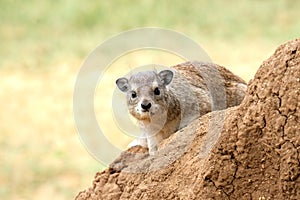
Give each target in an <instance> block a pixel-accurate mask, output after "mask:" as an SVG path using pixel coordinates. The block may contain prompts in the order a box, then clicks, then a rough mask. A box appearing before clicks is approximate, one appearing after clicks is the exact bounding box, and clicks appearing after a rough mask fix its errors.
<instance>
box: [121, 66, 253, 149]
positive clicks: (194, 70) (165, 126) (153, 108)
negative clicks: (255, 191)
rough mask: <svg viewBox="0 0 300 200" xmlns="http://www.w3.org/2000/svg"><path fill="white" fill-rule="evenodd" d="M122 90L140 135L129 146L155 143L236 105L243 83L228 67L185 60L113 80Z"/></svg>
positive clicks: (154, 146)
mask: <svg viewBox="0 0 300 200" xmlns="http://www.w3.org/2000/svg"><path fill="white" fill-rule="evenodd" d="M116 85H117V87H118V88H119V89H120V90H121V91H122V92H125V93H126V98H127V105H128V110H129V113H130V114H131V115H132V116H133V117H135V118H136V119H137V121H138V124H139V126H140V129H141V131H142V135H141V136H140V137H139V138H138V139H136V140H134V141H133V142H132V143H131V144H130V145H129V146H135V145H141V146H144V147H148V149H149V153H150V155H153V154H154V153H155V152H156V151H157V147H158V144H159V143H160V142H161V141H162V140H163V139H164V138H167V137H169V136H170V135H171V134H172V133H174V132H176V131H177V130H178V129H180V128H182V127H184V126H186V125H187V124H188V123H190V122H191V121H192V120H194V119H196V118H198V117H199V116H202V115H204V114H205V113H208V112H210V111H213V110H221V109H225V108H227V107H231V106H236V105H239V104H240V103H241V101H242V100H243V98H244V96H245V92H246V89H247V84H246V82H245V81H243V80H242V79H241V78H239V77H237V76H236V75H234V74H233V73H231V72H230V71H229V70H227V69H225V68H224V67H221V66H219V65H216V64H213V63H203V62H185V63H182V64H179V65H176V66H172V67H170V69H167V70H163V71H161V72H159V73H157V72H155V71H144V72H139V73H136V74H133V75H131V77H130V78H129V79H127V78H125V77H123V78H119V79H117V80H116Z"/></svg>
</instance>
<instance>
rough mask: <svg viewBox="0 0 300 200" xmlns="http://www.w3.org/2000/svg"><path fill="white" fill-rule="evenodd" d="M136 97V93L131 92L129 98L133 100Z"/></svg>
mask: <svg viewBox="0 0 300 200" xmlns="http://www.w3.org/2000/svg"><path fill="white" fill-rule="evenodd" d="M136 96H137V95H136V92H135V91H132V92H131V98H133V99H134V98H136Z"/></svg>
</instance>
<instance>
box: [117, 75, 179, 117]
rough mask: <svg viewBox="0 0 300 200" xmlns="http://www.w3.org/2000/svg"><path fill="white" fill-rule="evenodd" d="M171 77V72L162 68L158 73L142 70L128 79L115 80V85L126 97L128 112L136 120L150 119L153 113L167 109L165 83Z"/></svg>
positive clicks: (170, 79)
mask: <svg viewBox="0 0 300 200" xmlns="http://www.w3.org/2000/svg"><path fill="white" fill-rule="evenodd" d="M172 79H173V72H172V71H170V70H163V71H161V72H159V73H156V72H154V71H144V72H139V73H136V74H133V75H132V76H131V77H130V78H129V79H127V78H124V77H123V78H119V79H117V80H116V84H117V87H118V88H119V89H120V90H121V91H122V92H124V93H126V97H127V106H128V109H129V112H130V114H131V115H132V116H133V117H135V118H136V119H137V120H142V121H151V117H152V116H154V115H155V114H158V113H162V112H166V111H167V109H168V94H167V90H168V89H167V87H166V86H167V85H169V84H170V83H171V81H172Z"/></svg>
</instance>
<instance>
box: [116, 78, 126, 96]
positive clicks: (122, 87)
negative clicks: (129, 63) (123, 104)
mask: <svg viewBox="0 0 300 200" xmlns="http://www.w3.org/2000/svg"><path fill="white" fill-rule="evenodd" d="M116 85H117V86H118V88H119V89H120V90H121V91H122V92H127V91H128V90H129V83H128V79H127V78H124V77H123V78H119V79H117V80H116Z"/></svg>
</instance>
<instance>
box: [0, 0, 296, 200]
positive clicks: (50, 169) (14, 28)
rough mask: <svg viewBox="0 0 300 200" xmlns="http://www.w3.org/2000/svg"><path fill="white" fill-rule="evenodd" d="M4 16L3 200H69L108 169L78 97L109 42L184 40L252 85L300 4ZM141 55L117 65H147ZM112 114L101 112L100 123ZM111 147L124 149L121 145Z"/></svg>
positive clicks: (4, 5)
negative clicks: (156, 35) (91, 149)
mask: <svg viewBox="0 0 300 200" xmlns="http://www.w3.org/2000/svg"><path fill="white" fill-rule="evenodd" d="M0 7H1V11H0V22H1V26H0V39H1V45H0V55H1V59H0V110H1V112H0V120H1V123H0V158H1V165H0V198H1V199H72V198H73V197H74V196H75V195H76V194H77V193H78V192H79V191H80V190H82V189H84V188H86V187H87V186H89V185H90V184H91V180H92V177H93V176H94V174H95V173H96V171H98V170H101V169H102V168H103V166H102V165H101V164H100V163H98V162H97V161H96V160H94V159H93V158H92V157H91V156H90V155H89V154H88V153H87V151H86V150H85V149H84V147H83V145H82V144H81V142H80V140H79V138H78V136H77V133H76V129H75V124H74V120H73V113H72V112H73V111H72V95H73V87H74V83H75V80H76V75H77V73H78V70H79V69H80V65H81V63H82V62H83V60H84V58H85V57H86V56H87V55H88V54H89V52H91V51H92V50H93V49H94V48H95V47H96V46H97V45H98V44H100V43H101V42H103V41H104V40H105V39H106V38H108V37H111V36H112V35H115V34H117V33H120V32H122V31H125V30H128V29H132V28H137V27H148V26H155V27H163V28H168V29H171V30H175V31H179V32H182V33H184V34H186V35H187V36H189V37H191V38H192V39H193V40H195V41H197V42H198V43H199V44H201V45H202V47H203V48H204V49H205V50H206V51H207V53H208V54H209V55H210V56H211V58H212V60H213V61H215V62H216V63H219V64H222V65H224V66H227V67H228V68H229V69H230V70H232V71H233V72H235V73H236V74H238V75H240V76H241V77H243V78H244V79H245V80H247V81H248V80H250V79H251V78H252V77H253V76H254V74H255V72H256V70H257V68H258V67H259V65H260V64H261V63H262V61H263V60H264V59H266V58H268V56H269V55H271V54H272V53H273V51H274V50H275V48H276V47H277V46H278V45H279V44H282V43H284V42H286V41H288V40H291V39H294V38H297V37H299V33H300V21H299V20H298V19H299V14H298V13H299V8H300V2H298V1H292V0H278V1H272V0H266V1H258V0H254V1H250V0H243V1H237V0H228V1H217V0H211V1H204V0H200V1H192V0H188V1H180V0H173V1H167V0H166V1H161V2H159V3H158V2H155V1H151V0H141V1H137V0H135V1H131V0H123V1H117V0H113V1H98V2H93V3H91V2H89V3H83V2H82V1H79V0H74V1H60V0H57V1H37V0H35V1H34V0H32V1H13V0H3V1H1V2H0ZM145 39H147V38H145ZM148 53H149V52H148ZM141 54H144V53H143V52H138V53H137V55H129V56H128V57H127V60H122V59H120V60H118V61H117V62H116V64H122V65H127V64H128V63H129V64H132V65H134V64H139V63H140V62H146V61H148V60H146V59H145V57H143V55H141ZM162 57H163V58H160V61H161V62H164V63H166V64H167V63H168V62H170V60H169V57H168V56H166V57H165V56H162ZM158 60H159V59H158ZM149 61H151V59H149ZM111 74H114V72H111ZM105 80H106V79H105ZM107 80H108V81H110V80H112V79H107ZM102 90H104V89H102ZM98 92H99V91H97V93H96V95H95V98H96V100H97V102H101V100H103V101H104V99H105V98H102V96H101V93H98ZM104 92H106V93H107V94H109V92H108V91H104ZM108 97H109V95H108ZM101 106H102V107H101ZM105 108H108V107H107V106H106V107H105V106H103V105H101V103H98V104H97V105H96V112H97V113H100V112H101V113H102V115H101V116H100V115H98V116H99V117H98V120H105V119H106V117H105V115H108V113H109V112H110V111H109V109H105ZM103 114H104V115H103ZM103 116H104V117H103ZM108 123H111V122H108ZM112 126H113V125H112ZM108 137H110V140H111V141H113V142H114V143H116V144H118V145H119V146H121V147H124V145H125V142H124V141H123V140H117V139H116V138H119V137H120V136H119V135H114V134H112V135H111V136H108ZM124 140H125V139H124Z"/></svg>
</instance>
